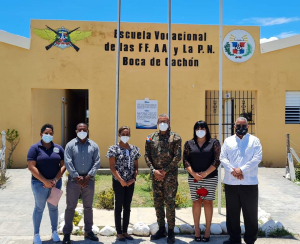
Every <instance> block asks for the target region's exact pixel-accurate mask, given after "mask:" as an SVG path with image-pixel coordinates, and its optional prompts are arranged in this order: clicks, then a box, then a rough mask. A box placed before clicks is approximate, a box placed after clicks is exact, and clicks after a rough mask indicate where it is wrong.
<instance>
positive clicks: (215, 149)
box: [201, 140, 221, 178]
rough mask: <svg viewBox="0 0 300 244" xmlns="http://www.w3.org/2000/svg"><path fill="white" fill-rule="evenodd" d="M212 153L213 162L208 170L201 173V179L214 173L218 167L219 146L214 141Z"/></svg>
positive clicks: (218, 143)
mask: <svg viewBox="0 0 300 244" xmlns="http://www.w3.org/2000/svg"><path fill="white" fill-rule="evenodd" d="M213 152H214V160H213V161H212V164H211V165H210V166H209V168H208V169H207V170H205V171H204V172H202V173H201V175H202V177H203V178H205V177H206V176H208V175H209V174H211V173H212V172H214V171H215V170H216V169H217V168H218V167H219V166H220V153H221V145H220V142H219V141H218V140H216V141H214V145H213Z"/></svg>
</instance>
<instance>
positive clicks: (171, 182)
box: [145, 114, 181, 243]
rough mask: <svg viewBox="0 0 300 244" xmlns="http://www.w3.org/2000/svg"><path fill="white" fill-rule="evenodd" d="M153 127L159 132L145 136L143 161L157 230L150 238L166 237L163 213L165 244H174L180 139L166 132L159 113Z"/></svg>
mask: <svg viewBox="0 0 300 244" xmlns="http://www.w3.org/2000/svg"><path fill="white" fill-rule="evenodd" d="M157 124H158V126H159V129H160V130H159V132H158V131H157V132H154V133H152V134H151V135H149V136H148V137H147V140H146V145H145V160H146V163H147V165H148V167H149V168H150V170H151V178H152V186H153V199H154V206H155V211H156V217H157V222H158V225H159V230H158V231H157V233H156V234H155V235H152V236H151V240H158V239H160V238H162V237H165V236H166V229H165V210H164V206H165V204H166V215H167V221H168V228H169V230H168V239H167V241H168V243H175V235H174V227H175V197H176V193H177V187H178V180H177V178H178V163H179V161H180V160H181V138H180V136H179V135H178V134H177V133H175V132H172V131H171V130H170V121H169V117H168V116H167V115H166V114H161V115H160V116H159V117H158V121H157Z"/></svg>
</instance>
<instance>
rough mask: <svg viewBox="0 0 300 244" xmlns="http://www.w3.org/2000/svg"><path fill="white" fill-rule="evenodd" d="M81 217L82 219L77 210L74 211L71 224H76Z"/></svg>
mask: <svg viewBox="0 0 300 244" xmlns="http://www.w3.org/2000/svg"><path fill="white" fill-rule="evenodd" d="M81 219H82V216H81V215H80V214H78V213H77V211H75V214H74V218H73V224H74V225H75V226H78V224H79V222H80V220H81Z"/></svg>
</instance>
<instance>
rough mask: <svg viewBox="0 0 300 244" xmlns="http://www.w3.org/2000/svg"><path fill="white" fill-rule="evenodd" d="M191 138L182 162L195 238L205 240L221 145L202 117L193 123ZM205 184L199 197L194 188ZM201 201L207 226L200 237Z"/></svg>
mask: <svg viewBox="0 0 300 244" xmlns="http://www.w3.org/2000/svg"><path fill="white" fill-rule="evenodd" d="M193 134H194V136H193V139H191V140H189V141H187V142H186V143H185V144H184V151H183V164H184V167H185V168H186V170H187V171H188V172H189V178H188V182H189V187H190V193H191V198H192V200H193V217H194V224H195V241H197V242H200V241H202V242H208V241H209V237H210V226H211V221H212V215H213V201H214V200H215V192H216V187H217V183H218V170H217V168H218V167H219V165H220V159H219V157H220V151H221V146H220V143H219V141H218V140H217V139H213V138H211V136H210V132H209V129H208V126H207V123H206V122H205V121H202V120H201V121H198V122H196V124H195V125H194V129H193ZM200 187H204V188H206V189H207V190H208V194H207V196H206V197H205V198H204V199H202V198H199V197H198V195H197V192H196V191H197V190H198V189H199V188H200ZM202 204H203V205H204V213H205V220H206V230H205V233H204V236H203V238H202V239H201V235H200V229H199V222H200V215H201V205H202Z"/></svg>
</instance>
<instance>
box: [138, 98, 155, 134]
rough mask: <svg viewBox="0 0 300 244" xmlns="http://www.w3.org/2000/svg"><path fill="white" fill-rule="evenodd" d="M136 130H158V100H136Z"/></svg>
mask: <svg viewBox="0 0 300 244" xmlns="http://www.w3.org/2000/svg"><path fill="white" fill-rule="evenodd" d="M136 129H157V100H136Z"/></svg>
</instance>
